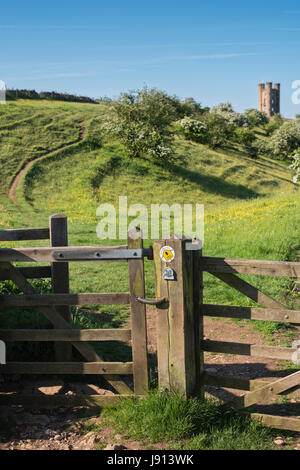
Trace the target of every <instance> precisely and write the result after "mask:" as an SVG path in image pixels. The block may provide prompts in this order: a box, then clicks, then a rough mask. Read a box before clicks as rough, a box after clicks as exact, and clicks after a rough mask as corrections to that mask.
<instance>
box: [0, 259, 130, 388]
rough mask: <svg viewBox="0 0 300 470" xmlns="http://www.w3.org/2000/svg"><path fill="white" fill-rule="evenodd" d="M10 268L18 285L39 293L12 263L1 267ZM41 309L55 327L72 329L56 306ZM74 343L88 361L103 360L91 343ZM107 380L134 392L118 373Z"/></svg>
mask: <svg viewBox="0 0 300 470" xmlns="http://www.w3.org/2000/svg"><path fill="white" fill-rule="evenodd" d="M1 268H4V269H9V270H10V271H11V279H12V280H13V282H14V283H15V284H16V286H17V287H18V288H19V289H20V290H21V291H23V292H24V293H25V294H29V295H32V294H37V291H36V290H35V289H34V287H32V285H31V284H30V283H29V282H28V281H27V280H26V279H25V277H24V276H23V275H22V273H21V272H19V271H18V269H16V268H15V267H14V266H13V265H12V264H10V263H2V265H1V264H0V269H1ZM39 310H40V311H41V312H42V313H43V314H44V315H45V317H46V318H47V319H48V320H49V321H50V322H51V323H52V324H53V325H54V327H55V328H60V329H61V328H65V329H70V328H71V327H70V325H69V323H68V322H67V321H66V320H65V319H64V318H62V316H61V315H60V314H59V313H58V312H57V311H56V310H55V308H54V307H40V308H39ZM72 345H73V346H74V347H75V348H76V349H77V350H78V351H79V352H80V353H81V355H82V356H83V357H84V358H85V359H86V360H87V361H91V362H94V361H98V362H103V360H102V358H101V357H100V356H99V355H98V354H97V353H96V351H95V350H94V349H93V348H92V347H91V345H90V344H89V343H84V342H80V341H72ZM105 377H106V380H107V381H108V382H109V383H110V385H112V386H113V387H114V389H115V390H116V391H117V392H119V393H124V394H132V390H131V388H130V387H128V385H127V384H125V382H124V381H123V380H121V379H120V377H119V376H118V375H107V376H105Z"/></svg>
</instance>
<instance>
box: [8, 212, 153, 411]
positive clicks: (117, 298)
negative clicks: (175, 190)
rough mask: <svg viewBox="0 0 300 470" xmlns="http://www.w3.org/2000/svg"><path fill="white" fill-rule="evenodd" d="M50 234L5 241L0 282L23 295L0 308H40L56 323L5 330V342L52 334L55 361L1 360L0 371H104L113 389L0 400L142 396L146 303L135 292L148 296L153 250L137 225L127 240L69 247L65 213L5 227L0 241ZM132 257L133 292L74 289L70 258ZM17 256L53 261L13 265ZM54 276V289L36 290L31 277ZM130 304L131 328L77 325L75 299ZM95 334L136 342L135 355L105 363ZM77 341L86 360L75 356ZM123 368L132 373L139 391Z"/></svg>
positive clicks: (73, 401)
mask: <svg viewBox="0 0 300 470" xmlns="http://www.w3.org/2000/svg"><path fill="white" fill-rule="evenodd" d="M41 239H50V245H51V246H50V247H42V248H1V249H0V281H3V280H8V279H9V280H11V281H13V282H14V284H15V285H16V286H17V287H18V288H19V289H20V290H21V292H22V293H23V294H22V295H1V296H0V309H1V310H5V309H18V308H23V309H24V308H26V309H27V308H29V309H30V308H38V309H39V311H40V312H41V313H42V314H43V315H44V316H45V317H46V318H47V319H48V320H49V321H50V322H51V324H52V325H53V329H39V330H38V329H33V330H29V329H14V330H9V329H1V330H0V339H1V340H2V341H4V342H5V343H6V342H9V341H54V342H55V353H56V362H27V363H26V362H7V363H6V364H3V365H0V374H55V375H56V374H76V375H77V374H102V375H103V376H104V377H105V379H106V380H107V382H108V383H109V384H110V385H111V386H112V387H113V389H114V390H115V392H116V394H115V395H104V396H100V395H81V396H65V395H53V396H47V395H34V396H33V395H27V396H26V395H20V394H5V393H0V405H6V404H7V405H8V404H9V405H12V404H21V405H23V406H29V407H30V406H31V407H32V406H33V400H34V406H35V407H47V406H53V405H61V406H63V405H67V406H75V405H76V406H77V405H105V404H110V403H113V402H114V401H115V400H118V399H119V398H120V397H121V396H133V395H134V396H139V395H144V394H145V393H147V390H148V365H147V332H146V311H145V305H143V304H141V303H139V302H138V301H137V300H136V298H137V297H144V257H145V256H148V257H150V256H151V249H145V248H143V240H142V235H141V231H140V230H139V229H138V228H135V229H133V230H131V231H130V232H129V233H128V242H127V245H121V246H77V247H69V246H67V245H68V236H67V219H66V217H64V216H62V215H59V214H56V215H54V216H52V217H50V227H49V228H42V229H21V230H0V242H1V241H19V240H41ZM80 261H85V262H87V261H91V262H114V261H123V262H127V263H128V273H129V286H130V290H129V292H115V293H91V294H87V293H83V294H80V293H77V294H73V293H72V294H70V293H69V271H68V265H69V263H70V262H80ZM14 262H21V263H22V264H23V263H26V262H30V263H32V262H36V263H41V262H42V263H45V262H46V263H48V262H49V263H50V266H42V267H41V266H33V267H31V266H30V267H24V266H22V267H15V266H14V265H13V263H14ZM47 277H48V278H51V279H52V294H39V293H38V292H37V291H36V290H35V289H34V288H33V287H32V285H31V283H30V282H28V279H33V278H47ZM85 304H93V305H97V304H104V305H113V304H129V305H130V308H131V329H87V330H82V329H73V328H72V326H71V315H70V306H71V305H85ZM92 341H121V342H129V341H131V342H132V362H104V361H103V359H102V358H101V357H100V356H99V355H98V354H97V353H96V351H95V350H94V348H93V347H92V346H91V345H90V344H89V343H90V342H92ZM72 347H74V348H76V349H77V350H78V351H79V352H80V354H81V355H82V356H83V358H84V359H85V360H86V362H74V361H72ZM120 375H133V381H134V390H131V388H130V387H129V386H128V385H127V384H126V383H125V382H124V380H122V379H121V377H120Z"/></svg>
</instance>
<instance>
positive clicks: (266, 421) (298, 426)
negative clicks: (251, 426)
mask: <svg viewBox="0 0 300 470" xmlns="http://www.w3.org/2000/svg"><path fill="white" fill-rule="evenodd" d="M249 414H250V416H251V418H253V419H255V420H259V421H260V422H261V423H262V424H263V425H264V426H269V427H271V428H275V429H285V430H287V431H296V432H300V419H297V418H291V417H287V416H273V415H266V414H262V413H249Z"/></svg>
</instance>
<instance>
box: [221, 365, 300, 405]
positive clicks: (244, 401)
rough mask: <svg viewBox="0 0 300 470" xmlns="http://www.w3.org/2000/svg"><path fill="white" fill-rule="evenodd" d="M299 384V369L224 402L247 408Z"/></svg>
mask: <svg viewBox="0 0 300 470" xmlns="http://www.w3.org/2000/svg"><path fill="white" fill-rule="evenodd" d="M299 384H300V371H297V372H294V373H293V374H290V375H288V376H287V377H283V378H281V379H278V380H276V381H275V382H271V383H268V384H267V385H264V386H263V387H261V388H259V389H258V390H254V391H252V392H249V393H247V394H246V395H243V396H241V397H235V398H234V399H233V400H231V401H229V402H227V403H226V406H229V407H230V408H235V409H241V408H248V407H249V406H251V405H254V404H255V403H259V402H261V401H265V400H267V399H268V398H271V397H273V396H274V395H278V394H279V393H281V392H284V391H285V390H289V389H290V388H293V387H296V386H297V385H299Z"/></svg>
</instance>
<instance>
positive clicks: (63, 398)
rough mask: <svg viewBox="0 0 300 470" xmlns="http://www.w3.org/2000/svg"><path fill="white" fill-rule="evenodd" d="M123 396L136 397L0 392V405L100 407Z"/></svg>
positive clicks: (115, 402) (112, 403)
mask: <svg viewBox="0 0 300 470" xmlns="http://www.w3.org/2000/svg"><path fill="white" fill-rule="evenodd" d="M124 398H132V399H138V398H142V397H138V396H133V395H42V394H39V395H25V394H19V393H0V407H1V406H5V407H7V406H12V405H14V406H15V405H19V406H22V407H23V408H31V409H32V407H33V406H34V408H35V409H47V408H54V407H55V408H57V407H67V408H71V407H75V406H89V407H93V406H95V407H102V406H110V405H115V404H117V403H118V402H119V401H120V400H122V399H124Z"/></svg>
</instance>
